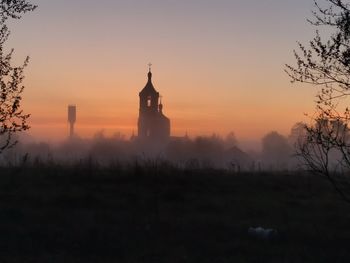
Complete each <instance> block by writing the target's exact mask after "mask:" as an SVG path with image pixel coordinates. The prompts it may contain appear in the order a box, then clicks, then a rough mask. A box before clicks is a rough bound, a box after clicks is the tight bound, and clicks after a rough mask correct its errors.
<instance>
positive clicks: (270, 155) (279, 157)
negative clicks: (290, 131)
mask: <svg viewBox="0 0 350 263" xmlns="http://www.w3.org/2000/svg"><path fill="white" fill-rule="evenodd" d="M262 154H263V159H264V160H265V162H266V163H268V164H270V165H276V166H277V168H278V169H280V168H286V166H287V163H288V158H289V157H290V156H291V147H290V146H289V144H288V140H287V138H286V137H284V136H283V135H281V134H279V133H277V132H275V131H274V132H270V133H268V134H267V135H265V136H264V137H263V139H262Z"/></svg>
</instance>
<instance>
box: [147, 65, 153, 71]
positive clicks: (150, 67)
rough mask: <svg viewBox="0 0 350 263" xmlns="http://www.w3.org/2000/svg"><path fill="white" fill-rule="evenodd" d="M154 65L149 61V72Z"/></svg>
mask: <svg viewBox="0 0 350 263" xmlns="http://www.w3.org/2000/svg"><path fill="white" fill-rule="evenodd" d="M152 66H153V65H152V63H148V69H149V72H151V69H152Z"/></svg>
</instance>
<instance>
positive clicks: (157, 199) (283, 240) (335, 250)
mask: <svg viewBox="0 0 350 263" xmlns="http://www.w3.org/2000/svg"><path fill="white" fill-rule="evenodd" d="M0 175H1V176H0V262H50V263H51V262H65V263H66V262H67V263H68V262H84V263H85V262H86V263H89V262H167V263H171V262H201V263H205V262H210V263H212V262H350V250H349V248H350V204H347V203H345V202H344V201H342V200H341V198H340V197H339V196H338V195H337V194H336V193H335V191H334V190H333V188H332V187H331V186H330V185H329V183H328V181H327V180H326V179H323V178H320V177H314V176H307V175H302V174H297V173H294V174H289V173H279V174H272V173H270V174H268V173H265V174H239V175H237V174H233V173H229V172H223V171H216V170H180V169H176V168H172V167H169V166H157V167H156V166H148V167H141V166H138V165H133V166H130V167H127V168H123V169H122V168H121V167H119V166H115V167H110V168H97V167H94V166H91V165H76V166H72V167H61V166H57V165H37V166H36V167H26V168H22V169H18V168H0ZM258 226H262V227H265V228H274V229H277V230H278V231H279V237H278V238H275V239H274V240H261V239H258V238H255V237H252V236H249V235H248V228H249V227H258Z"/></svg>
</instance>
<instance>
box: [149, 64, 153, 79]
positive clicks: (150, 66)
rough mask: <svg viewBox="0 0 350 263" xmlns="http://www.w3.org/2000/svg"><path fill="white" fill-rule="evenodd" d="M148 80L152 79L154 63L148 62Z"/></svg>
mask: <svg viewBox="0 0 350 263" xmlns="http://www.w3.org/2000/svg"><path fill="white" fill-rule="evenodd" d="M148 81H152V63H148Z"/></svg>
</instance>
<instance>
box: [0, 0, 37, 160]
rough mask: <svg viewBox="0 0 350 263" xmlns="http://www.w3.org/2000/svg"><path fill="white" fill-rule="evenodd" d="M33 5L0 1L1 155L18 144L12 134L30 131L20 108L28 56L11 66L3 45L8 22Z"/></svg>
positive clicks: (9, 54) (32, 7) (22, 0)
mask: <svg viewBox="0 0 350 263" xmlns="http://www.w3.org/2000/svg"><path fill="white" fill-rule="evenodd" d="M35 8H36V6H35V5H33V4H30V3H29V2H28V1H26V0H1V2H0V154H1V153H2V152H3V151H4V150H6V149H8V148H11V147H13V146H14V145H15V144H16V143H17V141H16V140H14V139H13V135H14V134H15V133H17V132H20V131H25V130H27V129H29V126H28V124H27V119H28V118H29V114H25V113H24V112H23V110H22V109H21V105H20V104H21V101H22V93H23V90H24V86H23V85H22V82H23V79H24V74H23V71H24V68H25V67H26V66H27V65H28V62H29V57H27V58H26V59H25V60H24V63H23V65H21V66H17V67H16V66H12V65H11V59H12V55H13V51H14V50H13V49H12V50H11V51H10V52H8V53H6V52H5V50H4V44H5V42H6V41H7V40H8V37H9V35H10V30H9V28H8V26H7V21H8V19H11V18H12V19H20V18H21V15H22V14H24V13H27V12H29V11H33V10H34V9H35Z"/></svg>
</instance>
